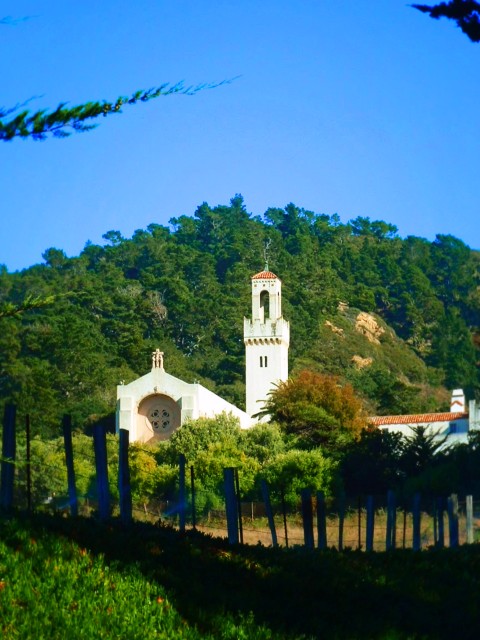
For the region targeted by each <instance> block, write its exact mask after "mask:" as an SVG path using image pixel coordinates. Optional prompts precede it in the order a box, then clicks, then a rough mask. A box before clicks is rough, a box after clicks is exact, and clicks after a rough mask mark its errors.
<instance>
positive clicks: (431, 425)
mask: <svg viewBox="0 0 480 640" xmlns="http://www.w3.org/2000/svg"><path fill="white" fill-rule="evenodd" d="M479 409H480V408H479V407H478V404H477V402H476V401H475V400H470V402H469V403H468V410H467V407H466V401H465V394H464V392H463V390H462V389H454V391H453V392H452V399H451V402H450V411H448V412H444V413H416V414H411V415H402V416H374V417H371V418H369V423H370V424H371V425H372V426H375V427H378V428H380V429H387V430H389V431H395V432H400V433H401V434H402V435H405V436H411V435H412V433H413V429H414V428H415V427H425V429H426V433H427V434H434V435H435V436H436V437H437V438H438V439H443V438H445V437H446V438H447V444H453V443H460V442H464V443H466V442H467V441H468V433H469V432H470V431H472V430H474V429H480V410H479Z"/></svg>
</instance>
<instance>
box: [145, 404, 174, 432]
mask: <svg viewBox="0 0 480 640" xmlns="http://www.w3.org/2000/svg"><path fill="white" fill-rule="evenodd" d="M149 419H150V424H151V425H152V427H153V429H154V430H155V431H157V432H161V431H166V430H167V429H169V427H170V424H171V416H170V412H169V411H167V409H159V408H155V409H152V411H151V412H150V415H149Z"/></svg>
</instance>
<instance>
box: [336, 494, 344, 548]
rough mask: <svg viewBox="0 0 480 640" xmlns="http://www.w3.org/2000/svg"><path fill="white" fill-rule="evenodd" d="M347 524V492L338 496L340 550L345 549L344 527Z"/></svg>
mask: <svg viewBox="0 0 480 640" xmlns="http://www.w3.org/2000/svg"><path fill="white" fill-rule="evenodd" d="M344 524H345V494H344V493H343V492H342V493H341V494H340V496H339V498H338V550H339V551H343V529H344Z"/></svg>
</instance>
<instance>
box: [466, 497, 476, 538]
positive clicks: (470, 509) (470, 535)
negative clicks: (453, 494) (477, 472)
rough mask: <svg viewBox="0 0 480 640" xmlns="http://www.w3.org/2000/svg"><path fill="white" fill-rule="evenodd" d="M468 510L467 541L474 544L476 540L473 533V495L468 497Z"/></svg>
mask: <svg viewBox="0 0 480 640" xmlns="http://www.w3.org/2000/svg"><path fill="white" fill-rule="evenodd" d="M465 500H466V512H467V543H468V544H472V543H473V541H474V535H473V496H467V497H466V499H465Z"/></svg>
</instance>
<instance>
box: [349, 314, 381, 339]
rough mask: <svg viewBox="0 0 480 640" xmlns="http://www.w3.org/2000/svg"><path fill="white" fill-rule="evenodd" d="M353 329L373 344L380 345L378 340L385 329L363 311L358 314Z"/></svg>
mask: <svg viewBox="0 0 480 640" xmlns="http://www.w3.org/2000/svg"><path fill="white" fill-rule="evenodd" d="M355 329H356V330H357V331H358V332H359V333H361V334H362V335H364V336H365V337H366V339H367V340H368V341H369V342H372V343H373V344H380V338H381V336H382V335H383V334H384V333H385V329H384V328H383V327H381V326H380V325H379V324H378V322H377V321H376V320H375V318H374V317H373V316H371V315H370V314H369V313H365V312H364V311H362V312H360V313H359V314H358V316H357V318H356V321H355Z"/></svg>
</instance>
